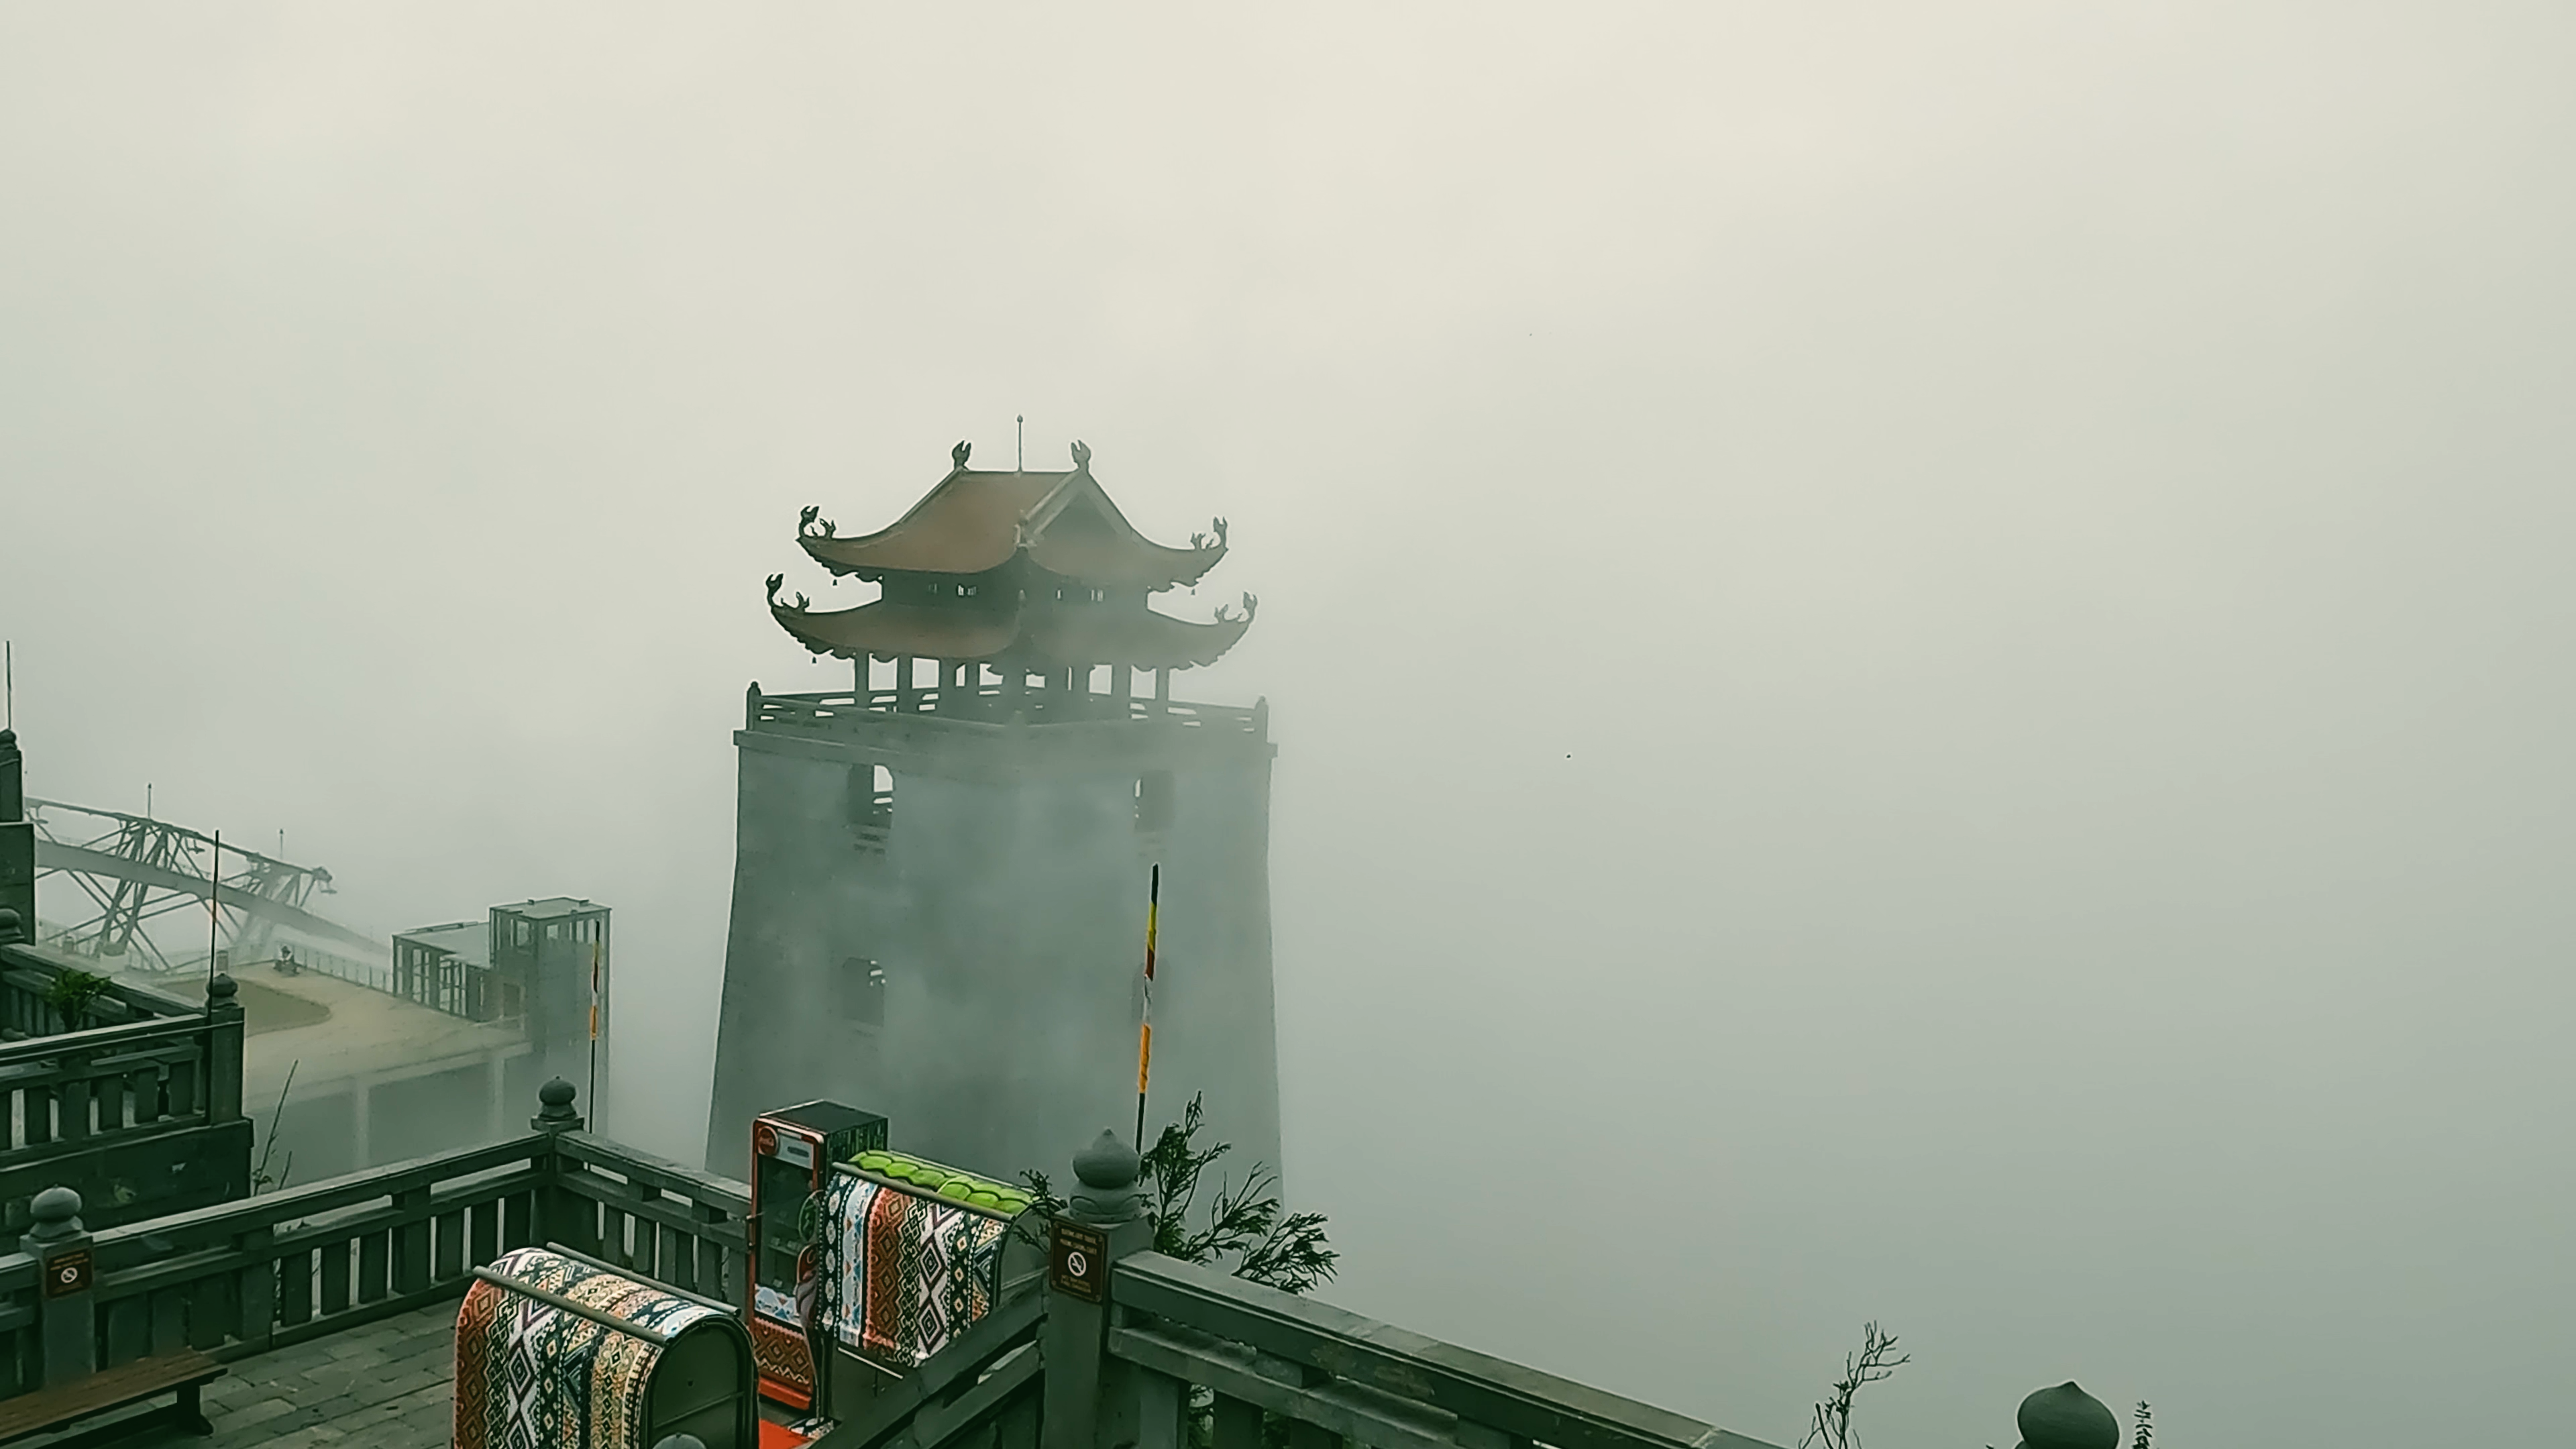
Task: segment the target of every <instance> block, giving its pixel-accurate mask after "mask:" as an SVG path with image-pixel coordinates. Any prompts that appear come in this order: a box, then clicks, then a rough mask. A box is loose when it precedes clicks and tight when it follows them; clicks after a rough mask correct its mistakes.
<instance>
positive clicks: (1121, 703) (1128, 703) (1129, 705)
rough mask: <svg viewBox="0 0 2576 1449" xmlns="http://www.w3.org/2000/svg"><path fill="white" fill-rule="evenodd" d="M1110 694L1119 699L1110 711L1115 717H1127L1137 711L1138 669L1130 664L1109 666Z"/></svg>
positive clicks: (1111, 696)
mask: <svg viewBox="0 0 2576 1449" xmlns="http://www.w3.org/2000/svg"><path fill="white" fill-rule="evenodd" d="M1109 696H1110V698H1112V699H1115V700H1116V701H1118V703H1117V706H1116V707H1115V708H1113V709H1112V710H1111V711H1110V712H1109V713H1110V717H1111V718H1113V719H1125V718H1126V717H1127V716H1129V715H1131V714H1134V713H1135V712H1136V705H1135V702H1134V701H1135V696H1136V669H1135V666H1134V665H1130V664H1112V665H1110V666H1109Z"/></svg>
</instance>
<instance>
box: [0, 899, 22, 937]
mask: <svg viewBox="0 0 2576 1449" xmlns="http://www.w3.org/2000/svg"><path fill="white" fill-rule="evenodd" d="M25 938H26V923H25V922H24V921H21V920H19V919H18V913H17V911H16V910H14V909H12V908H10V907H8V906H0V941H18V940H24V939H25Z"/></svg>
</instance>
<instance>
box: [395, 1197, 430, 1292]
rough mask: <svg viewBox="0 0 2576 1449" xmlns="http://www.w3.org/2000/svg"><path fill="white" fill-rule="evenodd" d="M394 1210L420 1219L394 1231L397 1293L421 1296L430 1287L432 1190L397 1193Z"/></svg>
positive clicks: (415, 1219)
mask: <svg viewBox="0 0 2576 1449" xmlns="http://www.w3.org/2000/svg"><path fill="white" fill-rule="evenodd" d="M394 1207H395V1208H396V1209H397V1210H398V1211H401V1212H404V1213H410V1214H416V1215H417V1216H415V1217H414V1218H413V1220H412V1221H409V1222H406V1223H404V1224H403V1225H402V1226H400V1227H398V1228H395V1229H394V1230H393V1254H394V1262H393V1290H394V1291H395V1292H396V1293H417V1292H419V1291H421V1290H422V1289H424V1288H427V1287H428V1286H429V1189H428V1188H427V1187H416V1188H413V1189H412V1190H411V1191H409V1192H398V1193H395V1194H394Z"/></svg>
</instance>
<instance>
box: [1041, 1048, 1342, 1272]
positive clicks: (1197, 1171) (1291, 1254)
mask: <svg viewBox="0 0 2576 1449" xmlns="http://www.w3.org/2000/svg"><path fill="white" fill-rule="evenodd" d="M1206 1126H1207V1113H1206V1110H1205V1108H1204V1107H1203V1106H1202V1105H1201V1103H1200V1099H1199V1098H1197V1097H1192V1098H1190V1104H1189V1106H1188V1107H1187V1108H1185V1109H1183V1111H1182V1113H1181V1120H1180V1121H1178V1122H1176V1123H1173V1124H1171V1125H1169V1126H1166V1127H1165V1128H1164V1129H1163V1131H1162V1134H1161V1135H1160V1136H1158V1137H1156V1138H1155V1139H1154V1145H1153V1146H1152V1147H1151V1148H1149V1149H1147V1150H1146V1152H1145V1155H1144V1157H1143V1159H1142V1166H1143V1180H1144V1181H1145V1182H1146V1183H1147V1184H1148V1185H1149V1186H1150V1189H1151V1191H1152V1192H1153V1195H1154V1202H1153V1206H1152V1207H1151V1209H1150V1210H1149V1211H1150V1214H1151V1216H1152V1218H1153V1223H1154V1251H1155V1252H1157V1253H1161V1254H1163V1255H1164V1256H1165V1257H1170V1258H1178V1259H1180V1260H1181V1261H1183V1262H1185V1263H1200V1264H1205V1265H1208V1266H1212V1267H1225V1268H1226V1269H1227V1271H1229V1272H1231V1273H1232V1274H1233V1275H1234V1276H1235V1277H1237V1278H1241V1279H1244V1280H1245V1281H1247V1282H1252V1283H1259V1284H1262V1285H1263V1286H1265V1287H1270V1288H1277V1289H1279V1290H1281V1291H1282V1292H1286V1293H1304V1292H1306V1291H1308V1290H1310V1289H1312V1288H1314V1287H1316V1286H1317V1285H1319V1284H1321V1283H1323V1282H1324V1281H1325V1280H1327V1279H1329V1278H1331V1277H1332V1276H1333V1264H1334V1263H1335V1262H1336V1261H1338V1260H1339V1259H1340V1257H1341V1254H1339V1253H1337V1252H1335V1251H1333V1249H1332V1247H1331V1246H1330V1245H1329V1243H1328V1241H1327V1239H1326V1238H1325V1236H1324V1228H1325V1219H1324V1215H1323V1214H1322V1213H1292V1212H1289V1211H1287V1210H1286V1209H1285V1208H1284V1207H1282V1206H1281V1204H1280V1201H1279V1197H1278V1187H1279V1175H1278V1174H1277V1173H1274V1172H1272V1171H1270V1170H1269V1169H1268V1168H1267V1167H1266V1166H1264V1165H1263V1164H1260V1163H1254V1164H1253V1166H1252V1171H1251V1172H1250V1173H1249V1174H1248V1175H1247V1176H1246V1177H1245V1178H1244V1180H1243V1182H1242V1184H1241V1185H1240V1186H1237V1185H1236V1184H1234V1183H1233V1182H1232V1181H1231V1180H1229V1179H1226V1178H1222V1177H1220V1178H1219V1179H1218V1180H1217V1185H1216V1191H1215V1196H1214V1198H1213V1199H1212V1201H1211V1202H1210V1204H1209V1209H1208V1212H1207V1213H1206V1215H1205V1217H1204V1218H1203V1220H1202V1221H1201V1223H1200V1225H1198V1226H1195V1227H1194V1226H1192V1225H1191V1212H1192V1210H1193V1209H1194V1208H1196V1207H1197V1206H1198V1197H1199V1189H1200V1188H1201V1187H1203V1186H1204V1185H1205V1184H1206V1180H1207V1171H1208V1169H1209V1168H1210V1167H1212V1166H1214V1165H1215V1164H1216V1162H1217V1160H1218V1159H1219V1158H1222V1157H1224V1156H1225V1155H1226V1154H1227V1153H1229V1152H1232V1151H1233V1150H1234V1146H1233V1144H1232V1143H1227V1142H1217V1143H1211V1144H1210V1145H1208V1146H1206V1147H1201V1146H1199V1145H1198V1136H1199V1133H1200V1132H1201V1131H1203V1130H1204V1129H1205V1128H1206ZM1020 1186H1021V1187H1023V1188H1025V1189H1026V1190H1027V1191H1028V1194H1029V1201H1030V1203H1031V1204H1032V1205H1033V1206H1035V1207H1036V1208H1037V1209H1038V1211H1039V1215H1040V1216H1043V1217H1053V1216H1055V1215H1056V1214H1058V1213H1061V1212H1063V1211H1064V1208H1065V1201H1064V1199H1063V1198H1060V1197H1058V1196H1056V1194H1055V1186H1054V1183H1053V1182H1052V1181H1050V1180H1049V1179H1048V1177H1047V1175H1046V1174H1045V1173H1043V1172H1023V1173H1021V1174H1020ZM1228 1259H1232V1260H1233V1261H1232V1262H1231V1263H1230V1264H1229V1263H1228V1262H1227V1261H1226V1260H1228Z"/></svg>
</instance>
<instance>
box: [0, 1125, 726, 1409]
mask: <svg viewBox="0 0 2576 1449" xmlns="http://www.w3.org/2000/svg"><path fill="white" fill-rule="evenodd" d="M571 1103H572V1088H571V1087H570V1086H568V1085H566V1084H564V1083H562V1082H550V1083H548V1084H547V1086H546V1089H545V1092H544V1093H543V1106H542V1110H540V1112H539V1113H538V1115H537V1117H536V1118H535V1119H533V1120H532V1122H531V1123H530V1126H531V1128H532V1129H533V1130H531V1131H530V1132H529V1133H528V1134H527V1135H525V1136H521V1137H516V1138H512V1139H510V1140H508V1141H505V1142H497V1143H493V1144H491V1145H489V1146H484V1147H476V1148H471V1149H468V1150H466V1151H463V1152H451V1153H447V1154H444V1155H441V1156H438V1157H429V1158H422V1159H420V1160H418V1161H415V1162H407V1163H401V1164H397V1165H395V1166H391V1167H382V1168H371V1169H369V1170H367V1171H364V1172H359V1173H353V1174H351V1175H349V1176H346V1177H340V1178H334V1179H331V1180H329V1181H325V1182H318V1183H314V1184H312V1185H310V1186H307V1187H300V1188H295V1189H293V1190H291V1191H285V1192H276V1193H269V1194H266V1195H263V1196H259V1197H252V1198H245V1199H243V1200H241V1201H237V1202H228V1203H224V1204H222V1205H220V1206H215V1207H208V1208H202V1209H199V1210H197V1211H195V1212H188V1213H180V1214H176V1215H173V1216H169V1217H161V1218H155V1219H153V1220H151V1221H149V1222H144V1223H136V1224H133V1225H131V1226H128V1227H123V1228H114V1229H109V1230H107V1231H104V1232H99V1233H95V1234H93V1233H91V1232H89V1231H87V1230H86V1229H84V1228H83V1227H82V1225H81V1223H80V1219H79V1212H80V1206H81V1205H80V1200H79V1197H78V1195H77V1194H75V1193H73V1192H71V1191H69V1190H68V1189H62V1188H55V1189H49V1190H48V1191H46V1192H44V1193H40V1194H38V1195H37V1198H36V1201H35V1204H34V1209H33V1212H34V1217H35V1223H36V1225H35V1227H34V1229H33V1230H31V1231H30V1232H29V1233H28V1234H27V1236H26V1238H25V1239H24V1240H23V1242H22V1249H23V1251H21V1252H19V1253H16V1254H12V1255H9V1256H7V1257H0V1396H5V1395H6V1394H10V1393H18V1392H24V1391H26V1390H28V1389H32V1388H35V1387H40V1386H43V1385H47V1384H55V1383H63V1382H68V1381H70V1380H72V1379H76V1378H79V1377H81V1376H83V1375H85V1374H88V1373H92V1372H96V1371H98V1370H100V1369H106V1368H113V1367H115V1366H116V1365H118V1364H123V1363H130V1362H132V1361H134V1360H135V1359H139V1358H145V1357H149V1356H151V1355H153V1354H156V1353H167V1352H171V1351H173V1350H176V1349H180V1348H194V1349H198V1350H201V1351H204V1352H208V1353H211V1354H213V1355H215V1356H216V1357H218V1358H225V1357H232V1356H236V1355H240V1354H246V1353H257V1352H260V1351H262V1350H266V1349H271V1348H279V1347H284V1346H286V1345H289V1344H294V1343H299V1342H302V1341H304V1340H306V1339H310V1338H316V1337H319V1336H321V1335H324V1334H329V1333H336V1332H338V1331H340V1330H341V1329H343V1328H352V1327H356V1326H358V1325H360V1324H363V1323H367V1322H370V1321H373V1320H375V1319H378V1318H383V1317H385V1316H387V1315H390V1314H396V1313H403V1312H407V1311H409V1310H411V1309H414V1308H419V1307H422V1306H425V1305H427V1304H431V1303H436V1302H439V1301H442V1300H444V1299H448V1298H453V1297H458V1296H461V1295H462V1294H463V1293H464V1291H465V1289H466V1287H467V1285H468V1284H469V1283H470V1282H471V1281H472V1278H471V1276H470V1274H471V1272H472V1270H473V1269H475V1268H477V1267H482V1266H485V1265H487V1264H489V1263H490V1262H491V1261H492V1260H493V1259H494V1258H496V1257H498V1256H499V1255H500V1254H502V1253H503V1252H506V1251H508V1250H509V1249H512V1248H518V1247H528V1246H532V1245H542V1244H547V1243H557V1244H561V1245H563V1246H565V1247H569V1248H574V1249H577V1250H579V1251H582V1252H587V1253H591V1254H593V1255H595V1256H602V1257H606V1258H608V1259H609V1260H610V1261H612V1262H615V1263H617V1264H618V1265H620V1266H621V1267H625V1268H627V1269H628V1270H629V1271H631V1272H634V1273H637V1274H639V1275H642V1276H645V1277H649V1278H652V1279H654V1280H655V1281H657V1282H662V1283H665V1284H667V1285H669V1286H672V1287H676V1288H683V1289H686V1290H688V1291H690V1292H694V1293H699V1294H701V1295H703V1296H706V1297H710V1298H715V1299H717V1300H719V1301H721V1302H728V1303H730V1302H736V1301H739V1300H740V1298H741V1297H742V1285H743V1283H744V1276H743V1275H744V1273H745V1271H746V1267H747V1259H746V1257H745V1252H744V1246H745V1245H744V1234H743V1226H742V1224H743V1217H744V1214H745V1212H746V1211H747V1209H748V1207H749V1192H748V1189H747V1188H745V1187H744V1185H743V1184H741V1183H737V1182H731V1181H728V1180H726V1179H723V1178H717V1177H711V1176H708V1175H706V1174H704V1173H697V1172H691V1171H690V1170H688V1169H686V1168H684V1167H681V1166H680V1165H678V1164H677V1163H672V1162H666V1161H664V1160H662V1159H660V1158H656V1157H652V1156H650V1155H647V1154H644V1153H639V1152H635V1151H632V1150H630V1149H627V1148H624V1147H620V1146H618V1145H617V1144H615V1143H613V1142H609V1141H607V1140H605V1139H603V1138H598V1137H593V1136H590V1135H589V1134H587V1133H585V1132H583V1131H582V1130H581V1125H582V1123H581V1119H580V1118H579V1117H578V1116H576V1115H574V1114H573V1112H572V1107H571ZM39 1283H43V1284H46V1285H47V1286H48V1287H49V1288H50V1289H52V1290H56V1291H48V1292H42V1293H40V1292H38V1291H36V1289H37V1285H38V1284H39ZM18 1285H23V1288H24V1290H25V1291H24V1292H23V1293H22V1292H21V1291H20V1287H19V1286H18Z"/></svg>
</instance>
